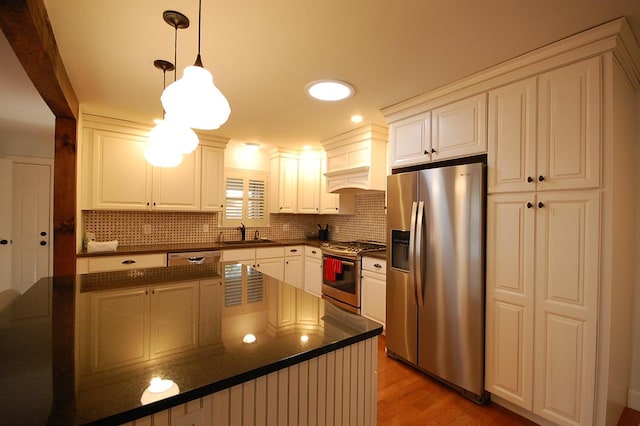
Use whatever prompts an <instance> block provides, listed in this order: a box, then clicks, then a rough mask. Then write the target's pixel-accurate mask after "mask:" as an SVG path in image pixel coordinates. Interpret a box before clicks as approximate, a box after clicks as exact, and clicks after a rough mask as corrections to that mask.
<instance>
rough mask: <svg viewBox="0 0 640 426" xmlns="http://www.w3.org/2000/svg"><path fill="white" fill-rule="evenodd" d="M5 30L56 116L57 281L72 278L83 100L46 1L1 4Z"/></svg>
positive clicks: (0, 19)
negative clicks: (59, 277)
mask: <svg viewBox="0 0 640 426" xmlns="http://www.w3.org/2000/svg"><path fill="white" fill-rule="evenodd" d="M0 29H2V32H3V33H4V34H5V36H6V38H7V40H8V41H9V44H10V45H11V47H12V48H13V51H14V52H15V54H16V56H17V57H18V60H19V61H20V63H21V64H22V67H23V68H24V70H25V72H26V73H27V75H28V76H29V78H30V79H31V82H32V83H33V85H34V86H35V88H36V90H37V91H38V92H39V93H40V96H42V99H43V100H44V102H45V103H46V104H47V105H48V106H49V109H51V112H53V114H54V115H55V116H56V121H55V141H54V144H55V153H54V172H53V174H54V177H53V179H54V181H53V275H56V276H57V275H73V274H75V272H76V230H75V228H76V146H77V139H76V132H77V129H76V127H77V126H76V122H77V118H78V111H79V104H78V98H77V97H76V94H75V92H74V90H73V87H72V86H71V82H70V81H69V77H68V75H67V71H66V70H65V68H64V64H63V63H62V58H61V57H60V53H59V52H58V46H57V44H56V39H55V36H54V34H53V29H52V28H51V23H50V22H49V17H48V15H47V10H46V8H45V6H44V2H43V0H0ZM17 101H19V100H17Z"/></svg>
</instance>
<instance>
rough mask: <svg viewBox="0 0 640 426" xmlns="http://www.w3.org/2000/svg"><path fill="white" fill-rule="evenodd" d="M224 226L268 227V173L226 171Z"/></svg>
mask: <svg viewBox="0 0 640 426" xmlns="http://www.w3.org/2000/svg"><path fill="white" fill-rule="evenodd" d="M225 174H226V176H225V179H224V182H225V203H224V204H225V208H224V215H223V217H222V225H223V226H239V225H240V223H244V224H245V225H246V226H267V225H268V215H267V184H266V182H267V176H266V173H260V172H246V171H244V170H243V171H240V170H229V169H228V170H226V173H225Z"/></svg>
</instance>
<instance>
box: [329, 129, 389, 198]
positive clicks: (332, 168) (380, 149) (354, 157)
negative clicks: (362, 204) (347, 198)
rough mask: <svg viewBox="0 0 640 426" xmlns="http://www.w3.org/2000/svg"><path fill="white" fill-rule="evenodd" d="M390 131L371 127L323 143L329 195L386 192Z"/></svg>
mask: <svg viewBox="0 0 640 426" xmlns="http://www.w3.org/2000/svg"><path fill="white" fill-rule="evenodd" d="M388 135H389V132H388V129H387V128H386V127H383V126H378V125H375V124H369V125H367V126H363V127H359V128H357V129H354V130H352V131H350V132H347V133H343V134H341V135H338V136H335V137H333V138H330V139H326V140H324V141H322V142H321V143H322V146H323V147H324V150H325V151H326V155H327V168H326V172H325V173H324V176H325V177H326V179H327V192H333V193H338V194H339V193H350V192H359V191H384V190H385V189H386V183H387V170H386V169H387V166H386V164H387V140H388Z"/></svg>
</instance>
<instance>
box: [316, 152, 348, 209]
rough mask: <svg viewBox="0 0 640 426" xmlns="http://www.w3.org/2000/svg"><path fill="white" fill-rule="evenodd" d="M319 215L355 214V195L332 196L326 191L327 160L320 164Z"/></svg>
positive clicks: (324, 159)
mask: <svg viewBox="0 0 640 426" xmlns="http://www.w3.org/2000/svg"><path fill="white" fill-rule="evenodd" d="M320 164H321V170H320V177H319V181H320V208H319V213H320V214H353V213H355V194H350V193H342V194H334V193H332V192H328V191H327V178H326V177H325V176H324V173H325V172H326V170H327V169H326V167H327V160H326V158H323V159H322V160H321V162H320Z"/></svg>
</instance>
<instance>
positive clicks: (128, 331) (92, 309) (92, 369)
mask: <svg viewBox="0 0 640 426" xmlns="http://www.w3.org/2000/svg"><path fill="white" fill-rule="evenodd" d="M80 297H81V300H80V309H84V310H86V311H88V313H89V318H90V320H89V322H88V325H87V326H86V327H87V329H83V330H81V331H80V332H81V335H84V336H87V338H86V339H85V338H83V339H81V340H80V359H81V368H80V370H81V371H82V372H83V373H85V374H87V373H96V372H100V371H104V370H108V369H112V368H118V367H125V366H127V365H130V364H136V363H139V362H142V361H147V360H151V359H155V358H160V357H163V356H167V355H170V354H173V353H175V352H184V351H189V350H193V349H196V348H198V347H199V346H203V345H207V344H213V343H219V342H220V339H221V336H220V334H221V332H220V330H209V329H203V330H200V328H199V327H200V323H201V321H200V318H201V317H202V316H220V315H221V313H222V299H223V298H222V280H205V281H187V282H181V283H172V284H166V285H157V286H145V287H135V288H126V289H116V290H102V291H94V292H88V293H83V294H81V296H80ZM202 323H203V324H216V323H214V322H210V321H202ZM217 324H219V323H217Z"/></svg>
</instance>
